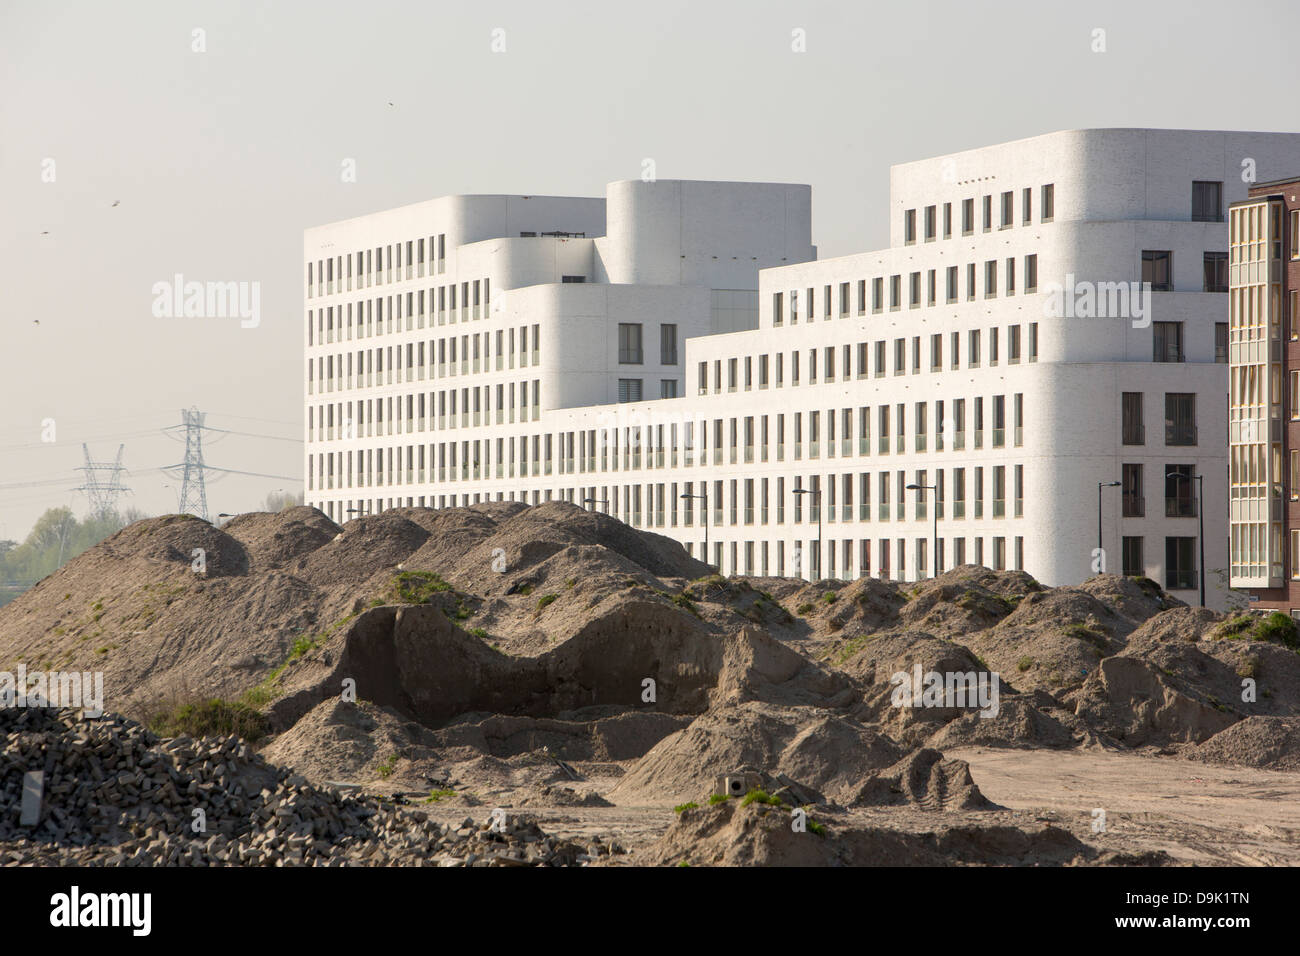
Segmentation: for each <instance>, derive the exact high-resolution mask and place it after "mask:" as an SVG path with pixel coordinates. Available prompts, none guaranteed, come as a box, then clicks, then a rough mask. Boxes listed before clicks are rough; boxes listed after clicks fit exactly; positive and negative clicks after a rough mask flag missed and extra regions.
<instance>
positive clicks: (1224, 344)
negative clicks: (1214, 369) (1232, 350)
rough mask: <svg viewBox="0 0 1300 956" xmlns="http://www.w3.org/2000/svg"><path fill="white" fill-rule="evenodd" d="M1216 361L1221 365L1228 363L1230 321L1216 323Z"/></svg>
mask: <svg viewBox="0 0 1300 956" xmlns="http://www.w3.org/2000/svg"><path fill="white" fill-rule="evenodd" d="M1214 361H1215V362H1216V363H1217V364H1219V365H1226V364H1228V323H1227V322H1215V323H1214Z"/></svg>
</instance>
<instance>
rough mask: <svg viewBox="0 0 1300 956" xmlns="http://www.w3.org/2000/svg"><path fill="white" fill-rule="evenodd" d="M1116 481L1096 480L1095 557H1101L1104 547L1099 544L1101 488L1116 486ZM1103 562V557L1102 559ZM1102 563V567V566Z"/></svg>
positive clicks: (1117, 485)
mask: <svg viewBox="0 0 1300 956" xmlns="http://www.w3.org/2000/svg"><path fill="white" fill-rule="evenodd" d="M1119 485H1120V483H1119V482H1118V481H1099V482H1097V557H1098V558H1101V556H1102V554H1103V553H1104V551H1105V549H1104V548H1103V547H1102V546H1101V489H1103V488H1118V487H1119ZM1103 562H1104V559H1103ZM1104 566H1105V565H1104V563H1103V565H1102V567H1104Z"/></svg>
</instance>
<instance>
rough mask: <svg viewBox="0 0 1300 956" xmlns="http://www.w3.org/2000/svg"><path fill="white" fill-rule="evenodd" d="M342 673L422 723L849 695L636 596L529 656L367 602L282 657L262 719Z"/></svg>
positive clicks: (748, 634)
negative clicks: (319, 643) (469, 716)
mask: <svg viewBox="0 0 1300 956" xmlns="http://www.w3.org/2000/svg"><path fill="white" fill-rule="evenodd" d="M345 680H352V681H355V686H356V692H357V694H358V696H359V697H360V698H364V699H366V700H371V701H374V702H375V703H378V704H381V705H384V706H388V707H392V708H393V709H394V710H396V711H397V712H399V713H401V714H403V715H405V716H407V717H408V718H410V719H413V720H418V721H419V722H421V723H423V724H426V725H428V726H439V725H441V724H443V723H445V722H447V721H449V720H451V719H452V718H454V717H457V716H458V715H461V714H466V713H472V712H481V713H494V714H520V715H529V716H534V717H542V716H554V715H556V714H558V713H560V712H562V711H572V710H577V709H579V708H583V707H589V706H615V707H618V708H623V709H629V710H658V711H663V712H667V713H678V714H682V713H692V714H694V713H700V712H702V711H703V710H705V709H707V708H708V706H709V705H710V703H711V702H712V701H713V699H714V698H716V697H719V696H721V697H723V698H725V699H736V700H745V699H770V700H774V701H778V702H790V703H819V704H822V705H824V706H842V705H844V704H846V703H848V702H849V701H850V700H851V699H852V698H853V695H854V691H853V688H852V686H851V684H850V683H849V681H847V680H846V679H845V678H844V677H842V676H840V675H836V674H833V673H831V672H828V671H826V670H824V669H822V668H821V667H819V666H818V665H816V664H813V663H812V662H810V661H808V660H806V659H805V658H803V657H802V656H800V655H799V654H797V653H796V652H794V651H791V650H789V649H788V648H786V647H784V646H783V645H781V644H780V643H779V642H777V641H775V640H773V639H772V638H770V637H767V636H766V635H764V634H762V633H761V632H757V631H754V630H750V629H746V630H742V631H741V632H740V633H738V634H732V635H728V636H725V637H719V636H716V635H710V634H707V633H705V632H704V630H703V628H702V627H701V625H700V623H699V622H698V621H697V620H696V619H695V618H694V617H693V616H691V615H690V614H688V613H687V612H685V611H682V610H679V609H677V608H673V607H670V606H666V605H663V604H659V603H654V602H648V601H628V602H625V603H623V604H620V605H619V606H618V607H617V608H616V609H614V610H611V611H610V612H609V613H608V614H606V615H605V616H604V617H602V618H600V619H598V620H597V621H593V622H592V623H591V624H590V625H588V626H587V627H586V628H584V629H583V631H582V632H580V633H579V634H577V635H576V636H574V637H573V638H571V639H570V640H568V641H567V642H565V643H564V644H563V645H561V646H560V647H558V648H556V649H555V650H553V651H549V652H547V653H546V654H543V655H541V656H540V657H535V658H513V657H506V656H505V655H503V654H501V653H499V652H497V651H495V650H493V649H492V648H490V647H489V646H487V645H486V644H484V642H483V641H482V640H480V639H479V638H477V637H474V636H472V635H469V634H466V633H465V632H463V631H461V630H460V629H459V628H457V627H456V626H455V625H454V624H452V623H451V621H449V620H448V618H447V616H446V614H445V613H444V612H443V611H442V610H440V609H439V608H437V607H432V606H429V605H415V606H408V607H400V608H399V607H378V608H372V609H370V610H367V611H365V612H364V613H362V614H361V615H360V616H359V617H358V618H357V619H356V620H355V621H353V622H352V623H351V624H350V625H349V626H348V627H347V629H346V630H345V631H344V632H343V633H342V635H341V636H340V637H338V638H336V639H333V640H331V641H330V642H329V643H327V644H326V645H325V647H324V648H322V649H321V650H320V651H316V652H312V653H310V654H308V655H307V656H306V657H304V658H303V659H301V660H300V661H298V662H297V663H296V664H295V665H293V666H291V668H290V669H289V671H288V672H287V674H286V676H285V687H286V688H287V690H286V693H285V696H284V697H282V698H281V699H280V700H278V701H277V702H276V703H275V704H274V705H272V707H271V719H272V723H273V725H274V726H275V727H277V728H286V727H289V726H292V724H293V723H294V722H295V721H297V720H298V719H299V718H300V717H301V716H302V715H303V714H305V713H306V712H307V711H308V710H310V709H311V708H312V707H314V706H316V705H317V704H318V703H320V702H321V701H324V700H326V699H328V698H330V697H332V696H336V695H337V694H338V693H339V692H340V689H341V688H342V687H343V682H344V681H345ZM647 681H651V682H653V683H652V684H647ZM651 691H653V693H654V698H653V700H652V699H649V697H648V695H649V693H650V692H651Z"/></svg>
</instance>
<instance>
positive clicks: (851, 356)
mask: <svg viewBox="0 0 1300 956" xmlns="http://www.w3.org/2000/svg"><path fill="white" fill-rule="evenodd" d="M1297 155H1300V135H1297V134H1265V133H1231V132H1200V131H1180V130H1138V129H1117V130H1085V131H1068V132H1060V133H1052V134H1048V135H1044V136H1038V137H1034V138H1031V139H1026V140H1021V141H1017V142H1014V143H1007V144H1003V145H999V146H991V147H986V148H982V149H975V150H970V151H967V152H961V153H955V154H952V155H950V156H945V157H939V158H936V159H930V160H924V161H920V162H913V163H906V164H903V165H899V166H895V167H894V168H893V171H892V174H891V197H890V244H889V248H887V249H882V250H879V251H874V252H867V253H862V254H859V255H853V256H845V257H841V258H836V259H828V260H821V261H818V260H817V258H816V249H815V247H814V246H813V245H812V241H811V220H812V216H811V193H810V190H809V188H808V187H806V186H797V185H786V184H770V183H708V182H685V181H657V182H641V181H629V182H618V183H613V184H611V185H610V186H609V187H608V188H607V191H606V198H605V199H603V200H601V199H589V198H558V197H538V196H460V197H448V198H443V199H438V200H433V201H430V202H426V203H420V204H416V205H412V206H405V207H402V208H400V209H395V210H390V211H387V212H382V213H376V214H374V215H370V216H365V217H362V218H358V219H353V220H348V221H345V222H339V223H334V224H331V225H327V226H321V227H317V228H313V229H310V230H307V232H306V233H305V236H304V260H305V262H304V275H305V280H306V300H305V306H304V311H305V319H306V336H305V345H306V356H307V369H306V381H305V390H306V406H307V407H306V412H307V414H306V425H307V428H306V431H307V435H306V439H307V445H306V461H305V472H306V483H307V492H306V496H307V502H308V504H312V505H315V506H317V507H320V508H322V509H323V510H325V511H326V512H327V513H328V514H330V515H331V517H333V518H334V519H335V520H346V519H347V518H349V517H352V516H354V515H356V514H358V513H371V512H374V511H377V510H382V509H385V508H390V507H398V506H424V507H434V508H441V507H450V506H454V505H464V504H470V503H474V502H479V501H484V500H489V499H491V500H502V499H504V500H520V501H527V502H540V501H544V500H549V499H555V498H559V499H564V500H568V501H572V502H575V503H585V504H587V506H588V507H594V508H597V509H599V510H603V511H608V512H610V513H612V514H616V515H617V516H618V517H620V518H622V519H623V520H625V521H627V522H629V523H631V524H633V525H635V526H638V527H642V528H648V529H653V530H655V531H658V532H660V533H663V534H666V535H669V536H671V537H674V538H677V539H678V540H680V541H682V542H683V543H684V544H685V545H686V547H687V548H688V549H690V550H691V551H692V553H694V554H696V555H697V556H698V555H705V554H707V558H708V560H709V561H711V562H712V563H714V564H715V565H717V566H719V568H720V569H721V570H722V571H723V572H724V573H739V574H783V575H794V574H801V575H803V576H805V577H814V578H815V577H818V576H823V577H838V578H847V577H855V576H858V575H865V574H873V575H877V576H889V577H894V578H900V579H908V580H911V579H915V578H917V577H922V576H928V575H930V574H932V573H934V570H935V569H936V568H938V569H940V570H942V569H943V568H946V567H951V566H953V565H955V564H959V563H964V562H973V563H982V564H986V565H989V566H990V567H995V568H1022V569H1024V570H1026V571H1028V572H1029V573H1031V574H1033V575H1034V576H1035V577H1037V578H1038V579H1039V580H1041V581H1043V582H1045V583H1048V584H1064V583H1074V582H1077V581H1079V580H1081V579H1083V578H1085V577H1087V576H1088V575H1089V574H1091V573H1093V571H1094V570H1095V569H1096V568H1098V567H1101V566H1102V565H1103V563H1104V567H1105V569H1106V570H1110V571H1123V572H1124V573H1126V574H1145V575H1148V576H1150V577H1152V578H1154V579H1156V580H1157V581H1159V582H1160V583H1161V584H1162V585H1165V586H1166V587H1169V588H1171V589H1172V590H1174V591H1175V592H1176V593H1179V594H1180V596H1182V597H1184V598H1185V599H1188V600H1190V601H1193V602H1194V601H1195V600H1196V597H1197V595H1196V589H1197V585H1198V579H1199V571H1200V567H1199V565H1198V560H1199V558H1198V553H1199V548H1200V542H1199V541H1198V540H1197V539H1198V534H1199V531H1198V528H1199V517H1198V512H1197V508H1198V505H1197V500H1196V498H1197V496H1196V493H1195V491H1194V490H1192V489H1194V488H1196V487H1197V485H1199V484H1203V486H1204V501H1205V502H1206V503H1207V506H1206V508H1205V514H1204V516H1203V517H1204V527H1205V540H1204V550H1205V565H1206V569H1207V570H1208V572H1209V573H1208V574H1207V575H1206V577H1207V582H1206V583H1207V586H1208V591H1209V594H1208V603H1210V604H1212V605H1217V604H1219V603H1221V600H1222V597H1221V596H1222V591H1223V589H1224V588H1225V587H1226V584H1227V574H1226V564H1227V546H1226V544H1227V521H1226V494H1227V486H1226V471H1227V454H1226V452H1227V441H1226V427H1227V425H1226V417H1225V412H1226V407H1227V389H1228V374H1227V365H1226V364H1225V363H1226V360H1227V346H1226V342H1227V302H1226V300H1227V294H1226V290H1227V272H1226V262H1225V261H1224V257H1225V255H1226V252H1227V248H1228V233H1227V226H1226V225H1225V223H1224V212H1225V210H1226V208H1227V205H1228V204H1229V203H1231V202H1234V201H1236V200H1239V199H1243V198H1245V196H1246V191H1247V187H1248V185H1249V183H1248V180H1249V179H1250V175H1249V173H1250V172H1251V171H1253V170H1256V169H1257V170H1258V171H1259V177H1260V178H1266V177H1267V176H1268V174H1269V172H1270V171H1272V170H1286V169H1289V168H1290V167H1293V166H1294V164H1295V157H1296V156H1297ZM1143 283H1146V285H1145V286H1144V285H1143ZM1196 477H1200V478H1202V479H1203V480H1202V481H1200V482H1196V481H1193V480H1192V479H1193V478H1196ZM1111 482H1117V483H1119V484H1118V485H1116V486H1113V487H1112V486H1111V485H1110V483H1111ZM909 485H915V486H921V487H920V488H919V489H912V488H909V487H908V486H909ZM1099 486H1100V487H1099ZM686 496H695V497H686ZM1099 500H1100V509H1099V506H1098V502H1099ZM706 514H707V531H706V524H705V516H706ZM1099 514H1100V523H1101V529H1100V530H1101V534H1102V549H1103V553H1102V554H1100V555H1099V554H1098V553H1097V552H1096V549H1097V547H1098V542H1097V538H1098V521H1099ZM819 519H820V524H819ZM706 534H707V539H708V544H707V551H706V545H705V538H706Z"/></svg>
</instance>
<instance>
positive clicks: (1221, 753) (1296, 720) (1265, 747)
mask: <svg viewBox="0 0 1300 956" xmlns="http://www.w3.org/2000/svg"><path fill="white" fill-rule="evenodd" d="M1187 756H1188V758H1189V759H1191V760H1199V761H1202V762H1203V763H1212V764H1220V765H1222V766H1247V767H1262V768H1264V769H1267V770H1300V717H1247V718H1246V719H1245V720H1243V721H1240V722H1239V723H1235V724H1233V725H1232V726H1231V727H1228V728H1227V729H1226V730H1221V731H1220V732H1219V733H1217V734H1215V735H1214V736H1213V737H1211V738H1210V739H1209V740H1207V741H1205V743H1203V744H1201V745H1200V746H1199V747H1197V748H1196V749H1195V750H1192V751H1191V752H1190V753H1188V754H1187Z"/></svg>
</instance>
